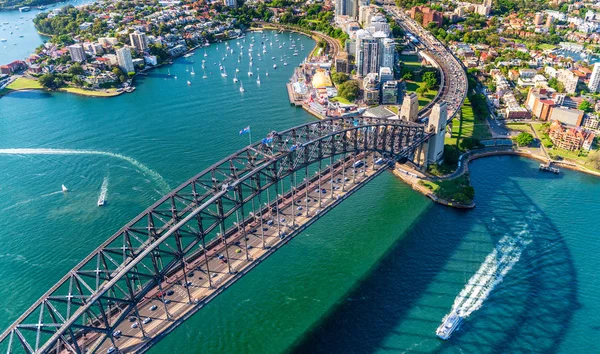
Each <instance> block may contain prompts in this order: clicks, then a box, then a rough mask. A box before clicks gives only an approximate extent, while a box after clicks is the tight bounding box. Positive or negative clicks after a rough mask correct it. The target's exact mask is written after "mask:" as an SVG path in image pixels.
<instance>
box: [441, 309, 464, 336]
mask: <svg viewBox="0 0 600 354" xmlns="http://www.w3.org/2000/svg"><path fill="white" fill-rule="evenodd" d="M463 320H464V318H463V317H461V316H460V314H459V313H458V312H454V311H453V312H452V313H450V314H449V315H448V316H446V317H444V320H443V321H442V324H441V325H440V326H439V327H438V329H437V330H436V331H435V334H436V335H437V336H438V337H439V338H441V339H443V340H448V338H450V336H451V335H452V332H454V331H456V330H457V329H458V327H460V324H461V323H462V321H463Z"/></svg>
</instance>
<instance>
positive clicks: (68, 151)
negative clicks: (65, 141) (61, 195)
mask: <svg viewBox="0 0 600 354" xmlns="http://www.w3.org/2000/svg"><path fill="white" fill-rule="evenodd" d="M0 155H101V156H109V157H114V158H117V159H119V160H123V161H126V162H128V163H130V164H131V165H133V166H135V167H137V168H138V169H139V170H140V171H142V172H143V173H144V174H146V175H149V176H151V177H152V178H153V179H154V180H155V181H156V182H157V183H158V184H159V185H160V188H161V189H162V190H163V192H164V193H167V192H169V191H170V190H171V187H169V184H168V183H167V182H166V181H165V179H164V178H163V177H162V176H161V175H160V174H159V173H158V172H156V171H154V170H152V169H150V168H148V167H147V166H146V165H144V164H143V163H141V162H139V161H137V160H136V159H133V158H131V157H129V156H125V155H121V154H116V153H113V152H107V151H99V150H75V149H0ZM161 194H162V193H161Z"/></svg>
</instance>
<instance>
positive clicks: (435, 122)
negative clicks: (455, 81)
mask: <svg viewBox="0 0 600 354" xmlns="http://www.w3.org/2000/svg"><path fill="white" fill-rule="evenodd" d="M447 120H448V105H447V103H446V102H442V103H436V104H435V105H434V106H433V108H432V109H431V114H430V115H429V127H430V128H432V129H433V133H434V134H435V135H434V136H432V137H431V138H430V139H429V143H428V145H429V146H428V151H427V163H428V164H433V163H441V162H443V161H444V139H445V135H446V121H447Z"/></svg>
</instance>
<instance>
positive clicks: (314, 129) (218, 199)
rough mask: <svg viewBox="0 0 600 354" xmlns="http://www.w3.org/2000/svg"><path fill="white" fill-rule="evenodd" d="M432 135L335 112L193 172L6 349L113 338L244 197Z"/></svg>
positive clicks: (0, 339) (221, 228)
mask: <svg viewBox="0 0 600 354" xmlns="http://www.w3.org/2000/svg"><path fill="white" fill-rule="evenodd" d="M429 136H430V134H428V133H426V132H425V131H424V127H423V126H422V125H418V124H413V123H407V122H402V121H398V120H387V119H373V118H332V119H326V120H322V121H317V122H312V123H308V124H304V125H301V126H297V127H294V128H292V129H289V130H286V131H283V132H272V133H271V134H269V136H268V137H267V138H265V139H263V141H262V142H258V143H255V144H252V145H250V146H248V147H246V148H244V149H242V150H240V151H238V152H237V153H235V154H233V155H230V156H228V157H227V158H225V159H223V160H221V161H219V162H218V163H216V164H214V165H212V166H211V167H209V168H208V169H206V170H204V171H203V172H201V173H199V174H198V175H196V176H194V177H193V178H191V179H190V180H188V181H187V182H185V183H184V184H182V185H181V186H179V187H177V188H176V189H175V190H173V191H172V192H170V193H169V194H167V195H166V196H164V197H163V198H161V199H160V200H159V201H157V202H156V203H154V204H153V205H152V206H151V207H150V208H148V209H146V210H145V211H144V212H143V213H141V214H140V215H138V216H137V217H136V218H135V219H133V220H132V221H131V222H129V223H128V224H127V225H125V226H124V227H123V228H121V229H120V230H119V231H118V232H117V233H115V234H114V235H112V236H111V237H110V238H109V239H107V240H106V241H105V242H104V243H102V244H101V245H100V246H99V247H98V248H97V249H95V250H94V251H93V252H92V253H91V254H90V255H88V256H87V257H86V258H85V259H84V260H82V261H81V262H80V263H79V264H77V265H76V266H75V267H74V268H73V269H72V270H71V271H70V272H69V273H68V274H67V275H65V276H64V277H63V278H62V279H61V280H60V281H59V282H58V283H57V284H55V285H54V286H53V287H52V288H51V289H50V290H49V291H48V292H46V293H45V294H44V295H43V296H42V297H41V298H40V299H39V300H38V301H37V302H36V303H35V304H33V305H32V306H31V307H30V308H29V309H28V310H27V311H26V312H25V313H24V314H23V315H21V316H20V317H19V318H18V319H17V320H16V321H15V322H14V323H13V324H12V325H11V326H10V327H9V328H8V329H7V330H6V331H5V332H4V333H2V335H0V348H2V347H6V348H7V352H8V353H13V352H16V351H19V352H25V353H34V352H36V353H37V352H39V353H48V352H57V353H58V352H60V351H61V350H64V349H67V350H70V351H72V352H75V353H82V352H83V351H82V349H81V348H80V347H79V346H78V341H77V338H79V337H80V336H85V335H94V336H98V337H99V340H98V341H97V344H96V348H97V347H98V346H99V345H101V344H102V342H104V341H105V340H111V341H112V340H113V339H112V332H113V330H114V328H115V327H116V326H117V325H118V324H119V323H121V322H122V321H123V320H125V319H126V318H127V317H128V316H130V315H132V314H137V304H138V303H140V302H141V301H142V300H144V298H145V297H146V296H148V295H149V294H151V293H152V291H156V290H155V289H156V288H157V287H158V288H159V289H160V290H161V291H162V286H161V282H162V281H163V279H165V277H168V276H169V275H170V274H173V273H174V272H176V271H177V270H178V269H181V267H183V266H184V265H185V263H186V260H189V259H190V258H191V257H197V256H199V255H201V254H203V253H204V251H205V247H206V243H205V241H206V238H207V237H209V236H210V235H214V234H215V233H217V232H218V235H219V237H221V238H222V239H223V241H225V242H226V240H225V238H226V235H228V234H229V233H231V232H235V229H236V228H234V227H233V226H229V227H228V226H227V225H226V224H225V219H227V218H228V217H230V216H231V215H234V214H235V213H237V211H238V210H239V209H240V208H242V214H243V206H244V205H245V204H246V203H248V202H249V201H250V200H252V199H253V198H254V197H256V196H257V195H258V194H260V193H261V192H263V191H265V190H267V189H268V188H270V187H271V186H273V185H275V186H276V185H277V182H278V181H280V180H281V179H283V178H284V177H286V176H289V175H290V174H291V173H293V172H294V171H298V170H300V169H301V168H304V167H306V166H308V165H310V164H312V163H314V162H317V161H320V160H324V159H326V158H330V157H333V156H337V155H340V154H358V153H360V152H363V151H376V152H379V153H381V154H382V155H385V156H388V157H390V158H393V159H406V158H410V157H411V155H412V154H413V153H414V151H415V149H417V148H418V147H419V146H420V145H421V144H422V143H424V142H425V141H426V140H427V139H428V137H429ZM282 192H283V191H282ZM244 218H245V215H242V224H243V223H244V222H245V220H244ZM209 241H210V240H209ZM212 241H213V242H218V241H219V239H213V240H212Z"/></svg>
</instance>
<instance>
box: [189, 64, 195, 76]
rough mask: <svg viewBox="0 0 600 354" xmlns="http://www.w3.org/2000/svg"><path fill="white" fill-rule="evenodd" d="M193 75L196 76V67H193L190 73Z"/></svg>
mask: <svg viewBox="0 0 600 354" xmlns="http://www.w3.org/2000/svg"><path fill="white" fill-rule="evenodd" d="M190 74H191V75H196V72H195V71H194V67H193V66H192V71H190Z"/></svg>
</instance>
